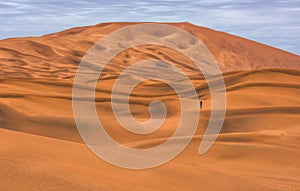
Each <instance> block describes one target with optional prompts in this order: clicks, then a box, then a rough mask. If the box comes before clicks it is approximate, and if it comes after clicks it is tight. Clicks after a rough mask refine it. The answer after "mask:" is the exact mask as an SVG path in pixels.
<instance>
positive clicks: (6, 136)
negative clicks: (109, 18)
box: [0, 23, 300, 191]
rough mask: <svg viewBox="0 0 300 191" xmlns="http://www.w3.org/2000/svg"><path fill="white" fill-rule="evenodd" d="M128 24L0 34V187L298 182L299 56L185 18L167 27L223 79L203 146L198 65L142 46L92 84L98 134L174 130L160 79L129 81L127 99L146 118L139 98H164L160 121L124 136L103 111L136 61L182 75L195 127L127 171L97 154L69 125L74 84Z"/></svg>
mask: <svg viewBox="0 0 300 191" xmlns="http://www.w3.org/2000/svg"><path fill="white" fill-rule="evenodd" d="M130 24H134V23H103V24H98V25H95V26H87V27H79V28H73V29H69V30H65V31H62V32H58V33H54V34H48V35H44V36H41V37H28V38H12V39H5V40H1V41H0V67H1V70H0V87H1V89H0V127H1V129H0V144H1V146H0V166H1V171H0V187H1V189H4V190H207V191H210V190H212V191H213V190H224V191H227V190H228V191H229V190H249V191H252V190H261V191H269V190H270V191H271V190H272V191H273V190H275V191H280V190H282V191H288V190H300V183H299V182H300V178H299V177H300V171H299V169H300V164H299V159H300V150H299V143H300V137H299V135H300V130H299V124H300V118H299V114H300V100H299V95H300V57H299V56H298V55H295V54H291V53H288V52H285V51H282V50H279V49H276V48H272V47H269V46H266V45H263V44H259V43H257V42H254V41H250V40H247V39H243V38H240V37H236V36H233V35H230V34H226V33H222V32H218V31H214V30H211V29H207V28H203V27H198V26H195V25H192V24H190V23H172V25H175V26H178V27H180V28H182V29H184V30H186V31H188V32H190V33H192V34H194V35H195V36H196V37H197V38H199V39H200V40H201V41H202V42H203V43H204V44H205V45H206V46H207V47H208V49H209V50H210V51H211V53H212V54H213V56H214V57H215V59H216V62H217V63H218V64H219V66H220V68H221V70H222V72H223V76H224V80H225V84H226V90H227V112H226V118H225V123H224V126H223V128H222V131H221V134H220V135H219V137H218V139H217V142H216V143H215V144H214V145H213V147H212V148H211V149H210V150H209V152H207V153H206V154H205V155H199V154H198V147H199V145H200V142H201V140H202V135H203V133H204V132H205V128H206V125H207V123H208V119H209V116H210V110H211V108H210V103H211V100H210V93H209V89H208V87H207V83H206V81H205V79H204V78H203V76H202V75H201V73H199V72H197V70H195V68H194V66H193V64H192V63H190V61H189V60H188V59H186V58H185V57H184V56H183V55H180V54H176V53H175V52H172V51H171V50H167V49H165V48H163V47H160V48H157V47H153V46H151V45H147V46H146V45H145V46H140V47H134V48H130V49H128V50H127V51H124V52H122V53H121V54H119V55H118V56H117V57H115V58H114V59H113V60H112V61H111V62H110V65H109V66H108V68H107V70H105V71H104V74H103V76H102V77H103V80H102V81H101V84H99V85H97V89H96V107H97V111H98V114H99V118H100V119H101V121H102V123H103V124H104V126H105V128H106V130H107V132H108V133H109V134H110V135H111V136H112V137H113V138H114V139H115V140H117V141H118V142H120V143H122V144H124V145H127V146H129V147H133V148H148V147H153V146H156V145H158V144H160V143H162V142H164V141H165V140H166V139H167V138H168V137H170V136H171V135H172V133H173V132H174V131H175V130H176V127H177V124H178V121H179V118H180V106H179V101H178V99H177V96H176V94H175V92H174V91H173V90H172V89H171V88H170V87H169V86H167V85H166V84H164V83H161V82H157V81H150V80H149V81H146V82H145V83H143V84H140V85H139V86H138V87H136V88H135V89H134V91H133V93H132V96H131V98H130V99H131V100H130V102H131V106H130V108H131V111H132V113H133V115H134V116H135V117H136V118H137V119H138V120H146V119H148V118H149V117H150V114H149V113H148V112H146V113H145V112H144V111H148V109H147V108H148V105H149V103H150V102H151V101H153V100H156V99H160V100H163V101H164V102H165V104H166V106H167V109H168V114H167V119H166V122H165V123H164V125H163V126H162V127H161V129H159V130H158V131H157V132H155V133H152V134H149V135H143V136H141V135H135V134H130V133H128V132H127V131H126V130H124V129H122V128H121V127H120V125H119V124H118V123H117V121H116V120H115V119H114V117H113V114H112V111H111V109H110V92H111V88H112V84H113V83H114V81H115V78H116V77H117V76H118V74H119V72H120V70H122V69H124V68H126V66H128V65H130V64H133V63H135V62H137V61H140V60H142V59H144V58H157V59H162V60H164V61H167V62H169V63H172V64H174V65H176V66H178V67H179V68H181V69H182V70H183V71H185V72H186V73H187V74H188V75H189V77H190V79H191V81H192V82H193V84H194V86H195V88H196V90H197V93H198V96H199V99H201V100H203V101H204V106H205V107H204V108H203V110H201V116H200V123H199V126H198V129H197V132H196V134H195V136H194V138H193V140H192V142H191V144H190V145H189V146H188V147H187V148H186V149H185V150H184V151H183V152H182V153H181V154H180V155H179V156H178V157H176V158H175V159H173V160H172V161H170V162H169V163H167V164H165V165H163V166H160V167H156V168H153V169H148V170H138V171H132V170H125V169H120V168H117V167H114V166H112V165H109V164H107V163H105V162H104V161H102V160H100V159H99V158H97V157H96V156H95V155H94V154H93V153H92V152H91V151H90V150H89V149H88V148H87V146H85V145H84V144H83V142H82V139H81V138H80V136H79V133H78V131H77V129H76V126H75V122H74V119H73V115H72V114H73V113H72V95H71V92H72V82H73V79H74V75H75V73H76V70H77V66H78V64H79V63H80V60H81V58H82V57H83V56H84V54H85V53H86V52H87V51H88V50H89V48H90V47H91V46H92V45H93V44H94V43H95V42H96V41H97V40H99V39H100V38H101V37H103V36H104V35H106V34H108V33H110V32H112V31H115V30H117V29H119V28H121V27H124V26H127V25H130ZM153 88H155V89H153ZM153 90H155V93H153V92H154V91H153ZM178 141H180V139H179V140H178Z"/></svg>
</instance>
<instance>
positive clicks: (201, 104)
mask: <svg viewBox="0 0 300 191" xmlns="http://www.w3.org/2000/svg"><path fill="white" fill-rule="evenodd" d="M200 109H202V100H200Z"/></svg>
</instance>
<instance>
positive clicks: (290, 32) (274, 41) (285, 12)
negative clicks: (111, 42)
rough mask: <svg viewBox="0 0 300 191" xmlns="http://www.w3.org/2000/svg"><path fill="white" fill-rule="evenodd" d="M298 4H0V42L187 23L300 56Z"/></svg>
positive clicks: (284, 0) (150, 0) (28, 0)
mask: <svg viewBox="0 0 300 191" xmlns="http://www.w3.org/2000/svg"><path fill="white" fill-rule="evenodd" d="M299 9H300V1H299V0H293V1H292V0H277V1H269V0H266V1H258V0H245V1H239V0H202V1H201V0H200V1H182V0H147V1H146V0H142V1H137V0H132V1H123V0H115V1H110V0H102V1H96V0H88V1H82V0H73V1H59V0H49V1H38V0H10V1H8V0H3V1H1V2H0V24H1V30H0V38H8V37H18V36H32V35H42V34H45V33H52V32H57V31H60V30H63V29H66V28H70V27H75V26H82V25H91V24H96V23H100V22H108V21H111V22H113V21H165V22H168V21H170V22H174V21H189V22H192V23H194V24H197V25H202V26H205V27H209V28H213V29H216V30H221V31H225V32H229V33H232V34H236V35H239V36H243V37H246V38H250V39H252V40H256V41H259V42H262V43H265V44H269V45H271V46H275V47H278V48H281V49H284V50H287V51H290V52H293V53H296V54H300V47H299V46H298V45H299V44H300V38H299V37H300V34H299V26H300V17H299Z"/></svg>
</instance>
